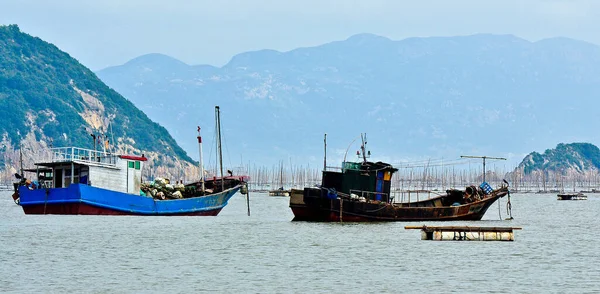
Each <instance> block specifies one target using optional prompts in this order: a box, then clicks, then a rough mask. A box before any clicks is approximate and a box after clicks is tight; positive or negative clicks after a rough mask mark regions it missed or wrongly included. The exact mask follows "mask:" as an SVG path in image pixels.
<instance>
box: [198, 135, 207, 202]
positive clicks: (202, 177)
mask: <svg viewBox="0 0 600 294" xmlns="http://www.w3.org/2000/svg"><path fill="white" fill-rule="evenodd" d="M198 149H199V151H200V183H202V193H204V191H205V190H206V189H205V187H204V159H203V158H202V137H201V136H200V126H198Z"/></svg>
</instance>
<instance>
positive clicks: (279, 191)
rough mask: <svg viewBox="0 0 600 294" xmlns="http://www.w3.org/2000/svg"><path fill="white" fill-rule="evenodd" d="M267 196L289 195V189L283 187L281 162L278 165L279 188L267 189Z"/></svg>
mask: <svg viewBox="0 0 600 294" xmlns="http://www.w3.org/2000/svg"><path fill="white" fill-rule="evenodd" d="M269 196H281V197H288V196H290V191H289V190H285V189H284V188H283V163H280V165H279V188H277V189H275V190H270V191H269Z"/></svg>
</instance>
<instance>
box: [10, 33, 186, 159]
mask: <svg viewBox="0 0 600 294" xmlns="http://www.w3.org/2000/svg"><path fill="white" fill-rule="evenodd" d="M153 66H155V67H156V66H158V65H157V64H154V65H153ZM168 66H169V67H171V68H172V66H173V63H171V64H169V65H168ZM184 66H185V65H184ZM186 67H187V66H186ZM91 134H94V135H98V136H102V139H100V140H99V142H97V143H98V146H104V145H105V144H104V143H103V142H104V141H105V140H109V142H111V144H110V145H111V146H115V147H116V149H117V150H119V151H122V152H125V151H128V152H135V153H137V154H142V153H144V154H145V155H146V156H148V157H149V158H150V159H151V162H154V163H165V164H168V165H172V166H175V164H176V163H177V164H179V161H180V160H182V161H188V162H190V161H191V158H190V157H189V156H188V155H187V154H186V153H185V151H184V150H183V149H181V147H179V146H178V145H177V143H176V142H175V140H174V139H173V138H172V137H171V136H170V135H169V133H168V132H167V130H166V129H165V128H163V127H161V126H160V125H158V124H157V123H154V122H152V121H151V120H150V119H149V118H148V117H147V116H146V115H145V114H144V113H143V112H142V111H140V110H139V109H137V108H136V107H135V106H134V105H133V103H131V102H130V101H128V100H127V99H125V98H123V97H122V96H121V95H120V94H118V93H117V92H115V91H114V90H112V89H110V88H109V87H108V86H106V85H105V84H104V83H103V82H102V81H100V79H98V78H97V77H96V75H95V74H94V73H93V72H92V71H90V70H89V69H87V68H86V67H84V66H83V65H81V64H80V63H79V62H78V61H77V60H75V59H74V58H72V57H71V56H69V55H68V54H67V53H65V52H62V51H61V50H59V49H58V48H57V47H56V46H54V45H52V44H50V43H47V42H44V41H43V40H41V39H39V38H35V37H32V36H30V35H28V34H25V33H23V32H21V31H20V30H19V28H18V26H16V25H10V26H0V135H1V136H2V150H1V151H2V152H3V156H0V157H2V158H3V159H2V160H5V158H6V157H7V156H11V155H10V154H7V152H9V151H11V150H13V151H14V150H15V149H17V148H18V146H19V143H22V144H24V148H26V149H27V150H26V151H25V152H24V154H25V156H26V157H27V158H26V159H28V157H29V155H31V153H32V152H36V150H37V149H39V147H46V146H49V145H51V146H53V147H67V146H75V147H81V148H90V149H91V148H93V146H94V140H93V139H92V137H91ZM12 163H13V164H14V163H15V161H14V160H13V162H12ZM13 166H14V165H13ZM179 167H181V165H180V166H179Z"/></svg>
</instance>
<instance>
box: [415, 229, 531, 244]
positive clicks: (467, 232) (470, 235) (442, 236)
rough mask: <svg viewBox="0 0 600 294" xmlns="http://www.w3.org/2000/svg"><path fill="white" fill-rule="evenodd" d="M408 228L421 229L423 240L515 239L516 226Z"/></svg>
mask: <svg viewBox="0 0 600 294" xmlns="http://www.w3.org/2000/svg"><path fill="white" fill-rule="evenodd" d="M404 228H405V229H407V230H421V240H436V241H514V240H515V234H514V233H513V230H521V228H514V227H469V226H443V227H428V226H420V227H419V226H406V227H404Z"/></svg>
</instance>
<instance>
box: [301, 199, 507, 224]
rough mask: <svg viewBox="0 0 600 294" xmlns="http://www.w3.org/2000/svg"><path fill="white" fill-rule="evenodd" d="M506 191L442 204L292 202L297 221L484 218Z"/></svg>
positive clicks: (348, 201)
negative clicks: (471, 200)
mask: <svg viewBox="0 0 600 294" xmlns="http://www.w3.org/2000/svg"><path fill="white" fill-rule="evenodd" d="M504 195H506V193H501V194H496V195H493V196H490V197H487V198H485V199H483V200H479V201H476V202H472V203H468V204H463V205H458V206H442V207H410V206H403V205H397V204H389V203H368V202H359V201H351V200H344V199H339V198H338V199H322V198H321V199H318V200H317V199H314V200H311V199H305V200H308V201H307V202H305V201H294V202H290V208H291V209H292V212H293V213H294V219H293V220H294V221H318V222H340V221H344V222H385V221H456V220H481V218H482V217H483V215H484V214H485V212H486V211H487V210H488V208H489V207H490V206H491V205H492V204H493V203H494V202H495V201H496V200H497V199H499V198H500V197H502V196H504Z"/></svg>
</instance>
